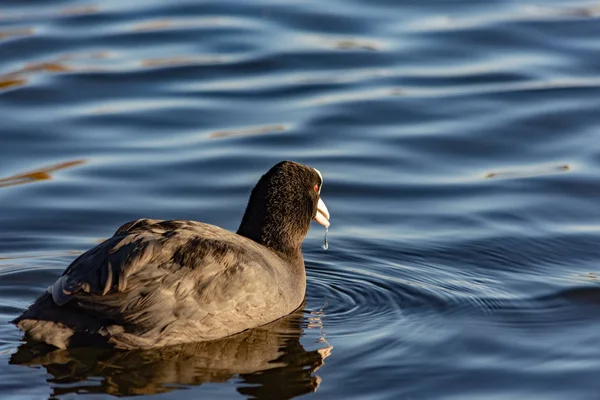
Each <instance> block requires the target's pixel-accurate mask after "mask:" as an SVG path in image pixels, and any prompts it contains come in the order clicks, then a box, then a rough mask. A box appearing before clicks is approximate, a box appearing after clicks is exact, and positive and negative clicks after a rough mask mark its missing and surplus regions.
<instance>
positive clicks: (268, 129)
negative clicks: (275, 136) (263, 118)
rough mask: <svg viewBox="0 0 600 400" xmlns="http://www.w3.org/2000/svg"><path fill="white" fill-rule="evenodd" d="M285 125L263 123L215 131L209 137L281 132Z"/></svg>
mask: <svg viewBox="0 0 600 400" xmlns="http://www.w3.org/2000/svg"><path fill="white" fill-rule="evenodd" d="M285 129H286V128H285V126H284V125H281V124H278V125H263V126H256V127H250V128H241V129H231V130H228V131H216V132H212V133H211V134H210V136H209V137H210V138H225V137H232V136H245V135H259V134H264V133H273V132H283V131H285Z"/></svg>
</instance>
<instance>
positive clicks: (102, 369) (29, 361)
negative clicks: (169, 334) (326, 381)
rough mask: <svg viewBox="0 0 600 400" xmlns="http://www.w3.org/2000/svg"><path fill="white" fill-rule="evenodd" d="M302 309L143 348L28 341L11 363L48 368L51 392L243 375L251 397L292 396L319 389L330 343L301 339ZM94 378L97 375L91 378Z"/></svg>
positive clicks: (141, 391)
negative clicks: (210, 335) (220, 333)
mask: <svg viewBox="0 0 600 400" xmlns="http://www.w3.org/2000/svg"><path fill="white" fill-rule="evenodd" d="M303 313H304V306H302V307H301V308H300V309H299V310H297V311H296V312H294V313H293V314H290V315H288V316H287V317H284V318H282V319H279V320H277V321H275V322H273V323H271V324H269V325H266V326H263V327H260V328H257V329H253V330H249V331H246V332H242V333H241V334H238V335H235V336H231V337H229V338H226V339H222V340H218V341H213V342H204V343H194V344H187V345H181V346H172V347H166V348H159V349H153V350H143V351H137V350H136V351H121V350H115V349H111V348H97V347H95V348H91V347H80V348H73V349H66V350H61V349H56V348H54V347H51V346H47V345H43V344H39V343H24V344H23V345H21V346H20V347H19V349H18V351H17V352H16V353H15V354H13V356H12V357H11V360H10V363H11V364H21V365H28V366H36V367H37V366H39V365H42V366H43V367H44V368H46V370H47V371H48V373H49V374H50V375H51V378H49V379H48V382H49V383H50V385H51V388H52V394H51V397H54V396H61V395H64V394H67V393H106V394H111V395H116V396H126V395H127V396H131V395H145V394H154V393H162V392H168V391H171V390H175V389H177V388H178V387H181V386H189V385H200V384H202V383H206V382H225V381H227V380H229V379H231V378H233V377H236V378H240V382H239V383H237V386H238V387H237V389H238V391H239V392H240V393H242V394H244V395H246V396H249V397H252V398H278V399H285V398H292V397H295V396H299V395H302V394H306V393H310V392H314V391H315V390H316V389H317V387H318V386H319V384H320V382H321V379H320V378H319V377H318V376H316V375H315V371H316V370H317V369H318V368H319V367H320V366H321V365H323V363H324V359H325V358H327V357H328V356H329V355H330V353H331V349H332V347H331V346H329V345H327V347H326V348H321V349H318V350H314V351H307V350H305V349H304V347H303V346H302V344H301V343H300V336H301V334H302V332H303V330H302V327H301V324H302V319H303ZM90 378H91V379H90Z"/></svg>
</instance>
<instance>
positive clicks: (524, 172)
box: [485, 164, 571, 179]
mask: <svg viewBox="0 0 600 400" xmlns="http://www.w3.org/2000/svg"><path fill="white" fill-rule="evenodd" d="M569 170H571V167H570V166H569V165H568V164H564V165H550V166H544V167H535V168H520V169H514V170H511V171H498V172H488V173H487V174H485V177H486V178H487V179H515V178H527V177H532V176H539V175H548V174H558V173H561V172H567V171H569Z"/></svg>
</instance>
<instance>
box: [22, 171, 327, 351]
mask: <svg viewBox="0 0 600 400" xmlns="http://www.w3.org/2000/svg"><path fill="white" fill-rule="evenodd" d="M322 185H323V177H322V175H321V173H320V172H319V171H317V170H316V169H314V168H311V167H308V166H306V165H302V164H298V163H296V162H292V161H282V162H280V163H278V164H276V165H275V166H273V167H272V168H271V169H270V170H269V171H268V172H267V173H266V174H265V175H263V176H262V177H261V178H260V180H259V181H258V183H257V184H256V186H255V187H254V189H253V190H252V193H251V195H250V200H249V201H248V205H247V207H246V211H245V213H244V216H243V218H242V222H241V224H240V226H239V228H238V230H237V233H232V232H229V231H227V230H224V229H222V228H219V227H217V226H214V225H209V224H205V223H201V222H195V221H183V220H173V221H159V220H152V219H140V220H137V221H132V222H129V223H126V224H125V225H123V226H121V227H120V228H119V229H118V230H117V231H116V233H115V234H114V235H113V236H112V237H111V238H109V239H107V240H105V241H104V242H102V243H101V244H99V245H97V246H96V247H94V248H92V249H90V250H88V251H87V252H85V253H83V254H82V255H80V256H79V257H77V259H75V261H73V262H72V263H71V265H69V267H68V268H67V269H66V270H65V272H64V273H63V275H62V276H61V277H60V278H59V279H58V280H57V281H56V282H55V283H54V284H53V285H52V286H51V287H49V288H48V290H47V292H46V293H44V294H43V295H42V296H41V297H39V298H38V299H37V300H36V301H35V302H34V303H33V304H32V305H31V306H30V307H29V309H28V310H26V311H25V312H24V313H23V314H22V315H21V316H19V317H18V318H16V319H15V320H14V321H13V322H14V323H15V324H16V325H17V326H18V327H19V328H21V329H22V330H23V331H25V335H26V337H28V338H30V339H33V340H36V341H41V342H46V343H48V344H51V345H54V346H56V347H59V348H67V347H74V346H79V345H90V344H96V343H98V342H103V343H107V344H109V345H112V346H114V347H117V348H122V349H148V348H154V347H161V346H168V345H175V344H181V343H187V342H199V341H208V340H214V339H219V338H223V337H226V336H229V335H233V334H235V333H238V332H242V331H244V330H246V329H250V328H255V327H257V326H261V325H264V324H267V323H269V322H271V321H274V320H276V319H278V318H281V317H283V316H285V315H287V314H289V313H291V312H293V311H294V310H295V309H297V308H298V307H299V306H300V305H301V304H302V302H303V300H304V296H305V290H306V273H305V270H304V260H303V258H302V251H301V244H302V241H303V240H304V237H305V236H306V233H307V232H308V229H309V226H310V222H311V220H312V219H315V220H316V221H317V222H319V223H320V224H322V225H324V226H326V227H328V226H329V212H328V211H327V207H325V203H323V201H322V200H321V197H320V195H321V186H322Z"/></svg>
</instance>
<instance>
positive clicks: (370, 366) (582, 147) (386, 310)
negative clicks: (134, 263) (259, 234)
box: [0, 0, 600, 399]
mask: <svg viewBox="0 0 600 400" xmlns="http://www.w3.org/2000/svg"><path fill="white" fill-rule="evenodd" d="M599 29H600V3H598V2H594V1H582V0H576V1H571V2H568V3H565V2H559V1H555V0H552V1H541V0H527V1H508V0H490V1H486V2H480V1H467V0H462V1H458V0H457V1H425V2H424V1H420V2H412V1H391V0H373V1H365V0H333V1H328V2H322V1H314V0H309V1H281V0H265V1H260V2H245V1H241V0H230V1H229V0H228V1H201V2H198V1H187V0H181V1H166V0H153V1H145V2H120V1H119V2H117V1H114V0H107V1H102V2H100V1H87V0H83V1H73V0H61V1H53V2H46V1H31V2H27V3H24V2H21V1H14V0H8V1H3V2H2V4H1V5H0V121H1V123H0V377H1V378H0V393H2V397H3V398H6V399H20V398H48V397H52V398H74V397H78V396H77V394H80V395H84V394H88V396H89V394H90V393H91V394H96V395H100V397H103V396H102V395H111V396H121V395H150V394H157V396H156V398H165V399H178V398H180V396H181V395H185V396H188V397H200V396H205V397H207V398H216V397H219V398H240V397H258V398H269V397H271V398H290V397H295V396H299V395H306V397H307V398H308V397H315V398H323V399H330V398H345V399H352V398H356V399H363V398H373V399H409V398H410V399H434V398H435V399H481V398H489V399H492V398H493V399H514V398H543V399H565V398H569V399H593V398H596V397H597V393H598V391H599V390H600V383H599V381H598V378H597V372H598V370H599V369H600V347H599V346H598V344H597V343H598V333H597V332H598V329H597V327H598V325H599V324H600V314H599V313H598V307H599V306H600V286H599V282H598V274H599V266H598V261H599V260H600V246H599V245H598V244H599V243H600V207H599V206H598V204H599V200H598V199H599V198H600V178H599V177H600V174H599V172H600V145H599V144H598V143H600V113H599V112H598V110H599V109H600V90H599V89H600V79H599V78H598V76H599V74H598V72H599V71H600V58H599V57H598V54H599V52H600V39H598V32H599ZM282 159H292V160H296V161H299V162H303V163H307V164H309V165H312V166H314V167H316V168H318V169H319V170H320V171H321V172H322V173H323V175H324V178H325V185H324V187H323V191H322V196H323V198H324V200H325V201H326V203H327V206H328V208H329V210H330V211H331V214H332V220H331V222H332V226H331V229H330V231H329V250H327V251H325V250H323V249H322V248H321V245H322V244H323V235H324V230H323V229H322V227H320V226H318V225H316V224H315V226H313V228H312V229H311V231H310V232H309V235H308V237H307V239H306V241H305V244H304V254H305V259H306V267H307V275H308V277H307V279H308V289H307V291H308V292H307V299H306V305H305V307H304V309H303V310H300V311H299V314H296V315H295V316H291V317H289V318H288V319H285V320H282V321H280V323H279V324H278V325H277V324H276V325H275V326H270V327H265V328H262V329H260V330H257V331H252V332H247V333H245V334H244V335H243V336H240V337H236V338H232V339H230V340H228V341H225V342H222V343H220V344H214V346H197V347H194V346H188V347H185V346H184V348H179V349H171V350H169V351H166V350H165V351H162V350H161V351H155V352H154V351H151V352H147V353H143V352H142V353H135V352H134V353H119V352H106V351H101V350H91V349H87V350H86V351H77V350H73V351H54V350H52V349H48V348H43V347H40V346H31V344H27V343H23V342H22V340H21V334H20V332H19V331H18V330H17V329H16V328H15V327H14V326H12V325H10V324H9V323H8V321H9V320H11V319H12V318H14V317H16V316H17V315H18V314H19V313H20V312H22V311H23V309H25V308H26V307H27V305H28V304H29V303H30V302H31V301H32V300H34V299H35V298H36V297H37V296H38V295H39V294H40V293H41V292H42V291H43V290H44V289H45V288H46V287H47V286H48V285H50V284H51V283H52V282H53V281H54V280H55V279H56V278H57V277H58V276H59V275H60V274H61V273H62V271H63V269H64V268H65V267H66V266H67V265H68V264H69V263H70V262H71V261H72V260H73V259H74V258H75V257H76V256H77V255H78V254H80V253H81V252H83V251H85V250H87V249H89V248H90V247H92V246H94V245H95V244H96V243H98V242H99V241H100V240H102V239H103V238H106V237H108V236H110V235H112V234H113V233H114V231H115V230H116V228H117V227H118V226H120V225H121V224H123V223H124V222H127V221H130V220H133V219H137V218H141V217H150V218H157V219H173V218H177V219H194V220H200V221H205V222H209V223H212V224H215V225H219V226H222V227H225V228H227V229H230V230H235V229H236V228H237V225H238V223H239V221H240V218H241V216H242V213H243V210H244V207H245V204H246V201H247V198H248V195H249V191H250V189H251V187H252V186H253V185H254V183H255V182H256V181H257V180H258V178H259V177H260V175H261V174H262V173H264V172H265V171H266V170H267V169H268V168H270V167H271V166H272V165H273V164H275V163H276V162H278V161H280V160H282ZM92 397H93V396H92Z"/></svg>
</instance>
